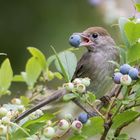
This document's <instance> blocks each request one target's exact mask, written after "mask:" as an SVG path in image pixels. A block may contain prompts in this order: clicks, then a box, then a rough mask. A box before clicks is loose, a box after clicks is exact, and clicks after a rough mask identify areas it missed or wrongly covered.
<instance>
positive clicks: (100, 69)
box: [15, 27, 119, 121]
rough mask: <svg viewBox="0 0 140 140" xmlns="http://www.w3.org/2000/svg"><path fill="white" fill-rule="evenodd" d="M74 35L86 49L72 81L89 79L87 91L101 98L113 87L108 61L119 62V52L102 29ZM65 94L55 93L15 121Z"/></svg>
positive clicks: (62, 91)
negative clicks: (78, 37) (79, 78)
mask: <svg viewBox="0 0 140 140" xmlns="http://www.w3.org/2000/svg"><path fill="white" fill-rule="evenodd" d="M75 34H79V35H80V36H81V38H82V42H81V43H80V46H84V47H86V48H87V52H86V53H85V54H84V55H83V56H82V57H81V59H80V60H79V62H78V64H77V68H76V71H75V73H74V75H73V79H75V78H78V77H89V78H90V79H91V85H90V87H89V89H90V90H92V91H94V92H95V93H96V95H97V97H101V96H103V95H104V94H105V93H106V92H107V91H108V90H109V89H111V87H112V85H113V82H112V79H111V76H112V74H113V72H114V69H115V66H114V65H113V64H112V63H110V62H109V61H116V62H119V52H118V50H117V48H116V47H115V46H116V45H115V42H114V41H113V39H112V38H111V36H110V35H109V33H108V32H107V31H106V30H105V29H104V28H102V27H91V28H88V29H86V30H85V31H84V32H82V33H75ZM65 93H66V91H65V90H58V91H55V93H54V94H53V95H51V96H50V98H48V99H46V100H45V101H42V102H41V103H39V104H37V105H36V106H34V107H33V108H31V109H30V110H27V111H26V112H24V113H23V114H21V115H20V116H19V117H18V118H17V119H16V120H15V121H19V120H21V119H22V118H24V117H25V116H27V115H28V114H30V113H32V112H34V111H35V110H37V109H39V108H41V107H43V106H44V105H46V104H48V103H51V102H52V101H55V100H57V99H59V98H61V97H62V96H63V95H64V94H65Z"/></svg>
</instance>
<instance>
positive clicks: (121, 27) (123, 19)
mask: <svg viewBox="0 0 140 140" xmlns="http://www.w3.org/2000/svg"><path fill="white" fill-rule="evenodd" d="M127 22H128V19H127V18H125V17H120V19H119V28H120V32H121V37H122V40H123V42H124V43H125V45H126V46H127V47H129V46H130V44H129V42H128V39H127V37H126V34H125V32H124V26H125V24H126V23H127Z"/></svg>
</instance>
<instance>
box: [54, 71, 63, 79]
mask: <svg viewBox="0 0 140 140" xmlns="http://www.w3.org/2000/svg"><path fill="white" fill-rule="evenodd" d="M54 76H55V77H56V78H58V79H60V80H61V79H62V78H63V76H62V75H61V74H60V73H59V72H54Z"/></svg>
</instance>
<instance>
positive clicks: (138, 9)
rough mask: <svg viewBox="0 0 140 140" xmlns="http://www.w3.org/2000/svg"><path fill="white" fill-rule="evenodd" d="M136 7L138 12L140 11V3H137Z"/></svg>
mask: <svg viewBox="0 0 140 140" xmlns="http://www.w3.org/2000/svg"><path fill="white" fill-rule="evenodd" d="M135 8H136V10H137V12H140V3H136V4H135Z"/></svg>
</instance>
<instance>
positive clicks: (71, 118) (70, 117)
mask: <svg viewBox="0 0 140 140" xmlns="http://www.w3.org/2000/svg"><path fill="white" fill-rule="evenodd" d="M65 119H67V120H73V116H72V114H70V113H67V114H65Z"/></svg>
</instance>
